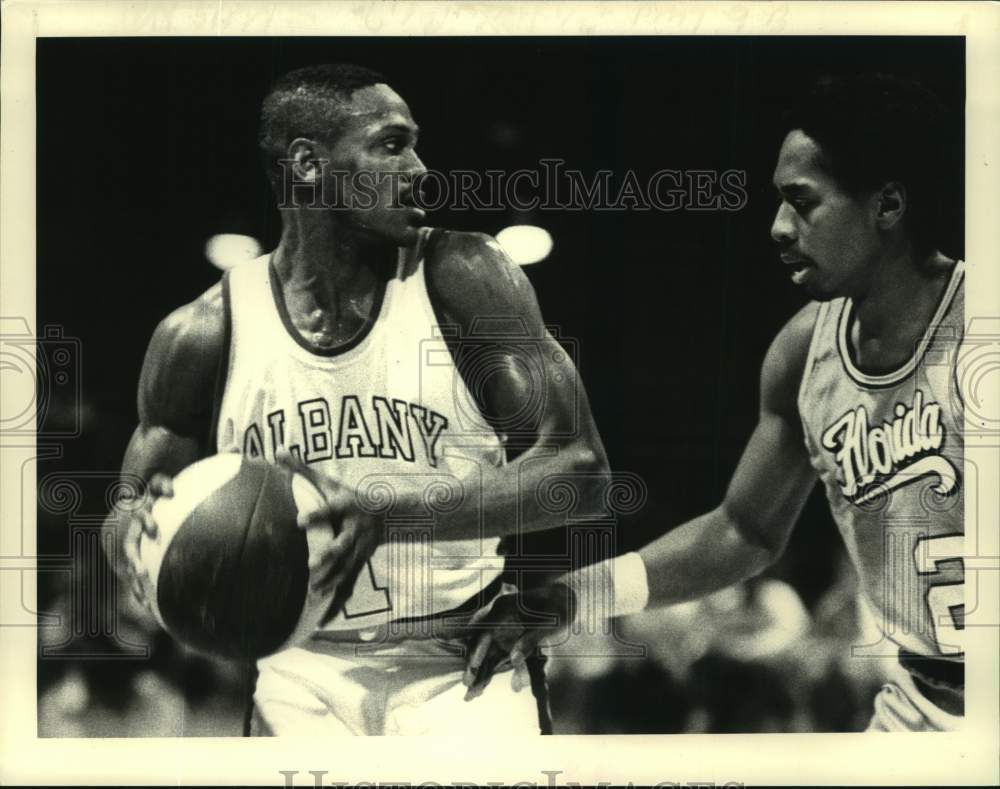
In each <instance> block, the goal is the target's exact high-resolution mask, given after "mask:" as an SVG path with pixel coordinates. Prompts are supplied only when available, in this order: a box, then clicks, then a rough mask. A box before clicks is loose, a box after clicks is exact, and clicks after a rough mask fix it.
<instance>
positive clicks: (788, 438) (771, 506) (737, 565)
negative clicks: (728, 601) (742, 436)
mask: <svg viewBox="0 0 1000 789" xmlns="http://www.w3.org/2000/svg"><path fill="white" fill-rule="evenodd" d="M815 319H816V305H815V304H810V305H808V306H807V307H805V308H804V309H802V310H801V311H800V312H799V313H798V314H797V315H796V316H795V317H794V318H792V320H790V321H789V322H788V323H787V324H786V325H785V326H784V328H783V329H782V330H781V332H779V334H778V336H777V337H776V338H775V340H774V342H773V343H772V344H771V347H770V348H769V349H768V352H767V355H766V357H765V359H764V364H763V367H762V369H761V383H760V401H761V404H760V415H759V418H758V422H757V426H756V427H755V428H754V431H753V434H752V435H751V436H750V440H749V442H748V443H747V445H746V448H745V449H744V450H743V455H742V457H741V458H740V461H739V464H738V465H737V467H736V471H735V472H734V474H733V477H732V479H731V480H730V482H729V487H728V489H727V490H726V495H725V498H724V499H723V501H722V503H721V504H720V505H719V506H718V507H716V508H715V509H714V510H712V511H711V512H708V513H706V514H704V515H702V516H700V517H697V518H695V519H693V520H691V521H688V522H687V523H685V524H682V525H681V526H679V527H677V528H676V529H674V530H673V531H670V532H668V533H667V534H665V535H664V536H662V537H660V538H659V539H657V540H654V541H653V542H651V543H649V544H648V545H646V546H645V547H643V548H640V549H639V552H638V553H639V556H640V557H641V558H642V563H643V565H644V566H645V568H646V575H647V578H648V583H649V604H650V605H667V604H670V603H678V602H681V601H684V600H690V599H693V598H696V597H701V596H702V595H705V594H709V593H711V592H714V591H717V590H719V589H722V588H724V587H726V586H729V585H731V584H734V583H737V582H739V581H743V580H745V579H747V578H750V577H751V576H754V575H756V574H757V573H759V572H761V571H762V570H764V569H765V568H766V567H768V566H769V565H770V564H771V563H773V562H774V561H775V560H777V558H778V557H779V556H781V554H782V552H783V551H784V549H785V545H786V544H787V542H788V537H789V535H790V534H791V532H792V528H793V527H794V525H795V521H796V520H797V519H798V516H799V513H800V512H801V511H802V507H803V505H804V504H805V501H806V498H807V497H808V496H809V493H810V491H811V490H812V488H813V485H814V484H815V482H816V475H815V471H814V470H813V468H812V466H811V465H810V463H809V455H808V452H807V450H806V445H805V440H804V437H803V434H802V421H801V419H800V417H799V409H798V403H797V399H798V391H799V385H800V383H801V381H802V374H803V371H804V368H805V364H806V358H807V356H808V351H809V342H810V338H811V336H812V328H813V325H814V323H815Z"/></svg>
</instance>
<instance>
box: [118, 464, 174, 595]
mask: <svg viewBox="0 0 1000 789" xmlns="http://www.w3.org/2000/svg"><path fill="white" fill-rule="evenodd" d="M173 495H174V489H173V481H172V479H171V478H170V477H169V476H167V475H166V474H154V475H153V476H152V477H151V478H150V480H149V484H147V485H146V491H145V493H144V494H143V497H142V501H141V502H140V504H139V506H138V507H135V508H133V509H131V510H130V511H129V512H128V513H127V514H126V527H125V538H124V542H123V547H124V552H125V567H126V570H127V577H128V580H129V583H130V588H131V591H132V596H133V597H134V598H135V600H136V602H138V603H139V605H141V606H142V607H143V608H145V609H146V610H147V611H151V605H150V602H149V599H148V596H147V594H146V590H147V589H150V588H151V580H150V578H149V572H148V570H147V569H146V568H145V567H144V565H143V563H142V560H141V555H140V543H141V541H142V537H143V534H145V535H146V536H147V538H149V539H156V537H157V534H158V531H157V528H156V521H155V520H154V519H153V505H154V504H155V503H156V500H157V499H159V498H163V497H170V496H173Z"/></svg>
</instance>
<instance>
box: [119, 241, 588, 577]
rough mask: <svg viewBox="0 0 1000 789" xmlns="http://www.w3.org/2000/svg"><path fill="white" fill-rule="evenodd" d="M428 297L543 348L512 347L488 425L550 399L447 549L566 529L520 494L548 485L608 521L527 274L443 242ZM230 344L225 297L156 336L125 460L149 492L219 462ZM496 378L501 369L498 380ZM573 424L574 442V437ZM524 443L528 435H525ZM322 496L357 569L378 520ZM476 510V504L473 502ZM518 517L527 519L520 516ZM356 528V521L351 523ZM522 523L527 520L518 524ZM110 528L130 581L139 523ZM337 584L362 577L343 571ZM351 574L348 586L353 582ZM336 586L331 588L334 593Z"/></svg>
mask: <svg viewBox="0 0 1000 789" xmlns="http://www.w3.org/2000/svg"><path fill="white" fill-rule="evenodd" d="M426 266H427V275H428V285H429V288H430V291H431V295H432V297H433V298H434V299H435V301H436V303H437V304H438V305H439V307H440V310H441V312H442V313H443V316H442V318H443V320H445V321H447V322H453V323H455V324H457V325H459V326H460V327H461V329H462V331H463V332H464V333H466V334H469V333H472V332H473V331H474V330H475V327H474V325H473V324H474V322H475V321H476V319H477V318H478V317H480V316H484V315H485V316H509V321H510V322H511V324H512V325H514V326H517V327H524V329H526V330H527V331H528V333H529V336H530V337H531V338H534V339H535V340H536V341H537V343H538V344H539V345H540V347H541V350H542V353H540V354H538V355H537V356H533V357H532V358H533V359H537V358H541V359H544V364H545V366H544V368H542V369H539V368H538V366H537V365H525V364H519V363H518V361H517V350H516V346H515V345H513V344H505V345H504V346H503V347H504V349H505V350H504V353H505V354H506V355H505V357H504V359H505V361H506V363H498V364H497V365H496V371H495V374H493V375H491V376H489V378H488V379H487V380H486V382H485V389H484V391H483V399H482V402H481V407H482V409H483V411H484V412H485V413H486V415H487V417H488V418H489V417H490V416H493V417H502V416H503V415H504V414H505V413H506V414H509V413H511V412H514V413H516V412H517V410H518V409H519V406H518V404H519V403H521V402H524V398H527V397H532V396H534V393H537V392H538V391H539V387H542V388H543V391H544V398H545V399H544V402H545V404H546V407H545V409H544V412H543V413H542V414H541V415H540V417H539V418H538V419H537V420H536V421H535V423H534V424H533V425H530V426H528V425H524V426H522V427H523V428H528V427H530V428H531V429H530V430H529V431H528V432H529V433H530V439H529V440H527V441H525V443H524V445H523V446H521V447H519V448H518V450H517V451H519V452H520V454H519V455H518V456H517V457H516V459H514V460H513V461H512V462H510V463H508V464H507V465H506V466H503V467H499V468H490V469H485V470H484V472H483V473H484V475H485V477H486V478H485V479H484V480H483V491H484V494H483V498H482V499H481V500H476V501H473V500H470V501H463V503H462V504H461V505H460V506H459V507H457V508H456V509H455V510H453V511H450V512H447V513H442V514H441V515H440V516H439V517H438V521H437V525H436V527H435V530H436V537H437V538H438V539H463V538H467V537H476V536H503V535H507V534H514V533H517V532H519V531H534V530H539V529H546V528H552V527H557V526H562V525H563V522H562V519H561V518H560V516H557V515H553V514H552V513H550V512H548V511H546V510H544V509H542V508H541V507H540V506H539V504H538V502H537V501H536V498H535V496H533V495H531V494H530V493H529V494H528V495H523V494H522V495H521V496H520V499H519V494H518V491H519V490H520V491H532V490H533V488H532V487H531V486H532V485H534V484H537V483H538V482H539V481H540V480H542V479H543V478H544V477H546V476H547V475H550V474H565V473H575V472H582V473H583V476H581V477H580V479H582V480H585V482H584V483H581V501H580V506H581V507H589V508H592V509H593V512H594V513H595V515H596V514H598V513H600V512H602V507H603V504H602V493H603V490H604V487H605V486H604V484H602V480H603V478H604V477H603V475H606V474H607V473H608V466H607V458H606V455H605V453H604V448H603V446H602V444H601V441H600V437H599V436H598V433H597V430H596V427H595V425H594V421H593V417H592V416H591V414H590V409H589V406H588V404H587V400H586V396H585V394H584V393H583V389H582V385H581V383H580V381H579V378H578V375H577V372H576V369H575V367H574V366H573V364H572V361H571V360H570V359H569V356H568V355H567V354H565V353H562V352H560V351H561V349H560V346H559V345H558V343H557V342H556V341H555V339H553V338H552V337H551V335H550V334H549V333H548V332H547V331H546V329H545V327H544V324H543V322H542V317H541V313H540V311H539V308H538V304H537V301H536V298H535V295H534V291H533V289H532V287H531V285H530V283H529V282H528V281H527V278H526V277H525V276H524V274H523V272H522V271H521V270H520V268H519V267H517V266H516V265H514V264H513V263H511V262H510V260H509V259H508V258H507V257H506V255H505V254H504V253H503V251H502V250H501V249H500V247H499V246H498V245H497V244H496V242H495V241H493V240H492V239H491V238H489V237H488V236H484V235H481V234H473V233H452V232H445V233H443V234H442V237H441V238H440V240H439V241H438V243H436V244H435V245H434V246H433V249H432V252H431V254H430V256H429V258H428V260H427V261H426ZM225 338H226V333H225V326H224V313H223V305H222V298H221V287H220V286H219V285H216V286H213V287H212V288H211V289H209V290H208V291H207V292H206V293H204V294H203V295H202V296H200V297H199V298H198V299H196V300H195V301H194V302H191V303H190V304H187V305H185V306H183V307H181V308H179V309H178V310H175V311H174V312H173V313H171V314H170V315H169V316H168V317H167V318H165V319H164V320H163V321H162V322H161V323H160V325H159V326H158V327H157V329H156V331H155V332H154V335H153V338H152V341H151V342H150V346H149V350H148V351H147V354H146V359H145V362H144V365H143V370H142V374H141V377H140V383H139V416H140V423H139V425H138V427H137V428H136V430H135V432H134V433H133V436H132V439H131V441H130V442H129V445H128V449H127V450H126V453H125V459H124V462H123V464H122V471H123V473H126V474H136V475H139V476H140V477H142V478H143V479H145V480H150V479H151V478H152V477H153V476H154V475H155V474H164V475H167V476H173V475H176V474H177V473H178V472H179V471H180V470H181V469H183V468H184V467H186V466H187V465H190V464H191V463H193V462H195V461H196V460H198V459H200V458H202V457H205V456H207V455H210V454H212V453H213V452H214V447H211V446H209V445H208V436H209V434H210V431H211V424H210V422H211V418H212V413H211V408H212V403H213V396H214V388H215V385H216V378H217V375H218V372H219V367H220V363H221V361H222V358H223V355H224V350H225V349H224V342H225ZM491 369H492V368H491ZM574 420H576V428H577V429H576V430H575V431H571V430H570V429H569V428H570V427H572V426H573V424H574ZM520 432H522V433H523V430H522V431H520ZM324 492H325V493H326V494H327V496H328V499H331V500H332V506H331V507H330V508H328V509H327V510H326V511H320V512H319V513H318V514H317V515H315V516H314V518H313V519H312V520H311V521H310V524H313V523H315V522H320V521H323V520H331V519H333V518H337V519H339V521H341V522H342V521H344V520H347V521H349V522H350V523H351V524H353V527H352V528H347V529H343V530H342V531H341V533H340V536H339V537H338V540H340V541H341V543H344V542H346V541H353V544H352V545H350V546H345V545H343V544H341V545H340V546H339V547H338V548H337V556H338V558H340V560H341V561H344V559H343V557H344V556H345V555H346V556H350V557H352V560H353V561H354V562H356V563H357V567H358V569H359V568H360V566H361V565H363V563H364V561H365V560H367V558H368V557H369V556H370V554H371V552H372V551H374V549H375V547H377V544H378V537H379V536H381V535H383V534H384V529H382V528H380V526H381V524H379V523H375V522H371V521H373V520H374V516H371V515H367V514H364V513H359V512H357V511H356V507H355V505H354V499H353V495H352V492H350V491H338V490H337V486H336V484H335V482H332V483H331V484H328V487H327V489H326V490H324ZM470 499H471V497H470ZM407 506H409V507H412V508H413V512H414V513H417V514H422V512H423V504H422V502H421V501H413V502H405V501H403V502H399V504H398V507H399V509H397V512H405V510H403V509H401V508H403V507H407ZM519 513H521V514H519ZM348 516H350V517H348ZM522 517H523V520H519V519H521V518H522ZM118 520H119V516H118V514H117V513H112V514H111V516H109V520H108V525H109V527H113V528H116V534H117V537H118V547H119V550H118V552H117V557H118V559H119V562H118V566H117V569H118V571H119V572H120V573H121V574H122V575H124V576H126V577H128V576H129V575H130V572H131V570H130V563H129V562H127V561H125V562H124V563H123V562H122V561H121V560H122V559H123V558H124V557H125V555H126V552H127V550H128V544H129V543H130V541H134V540H137V539H138V536H139V529H140V528H141V523H139V522H138V519H126V520H132V521H133V522H131V523H123V524H119V523H118ZM335 570H339V571H340V572H338V574H337V579H339V580H340V581H341V583H344V584H346V581H345V580H344V579H345V578H350V577H353V575H351V573H350V572H347V571H344V570H343V568H331V571H335ZM345 573H346V574H345ZM332 580H334V578H333V576H331V582H332Z"/></svg>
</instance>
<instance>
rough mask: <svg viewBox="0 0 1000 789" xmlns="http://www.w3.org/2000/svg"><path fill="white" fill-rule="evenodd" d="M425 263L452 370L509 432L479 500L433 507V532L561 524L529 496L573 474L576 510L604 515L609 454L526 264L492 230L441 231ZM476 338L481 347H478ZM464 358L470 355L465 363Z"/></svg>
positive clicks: (489, 532)
mask: <svg viewBox="0 0 1000 789" xmlns="http://www.w3.org/2000/svg"><path fill="white" fill-rule="evenodd" d="M426 265H427V279H428V287H429V289H430V292H431V298H432V299H433V300H434V302H435V304H436V306H437V309H438V312H439V314H440V318H441V319H442V320H443V321H444V322H447V323H450V324H452V325H456V326H457V327H458V328H459V329H460V332H461V338H460V339H459V340H458V342H457V344H456V348H455V353H454V356H455V359H456V364H457V366H458V369H459V371H460V372H461V373H462V374H463V377H464V378H465V380H466V382H467V383H469V384H470V389H471V390H472V393H473V396H474V397H476V398H477V400H478V405H479V407H480V409H481V410H482V411H483V413H484V414H485V416H486V418H487V420H488V421H490V422H491V424H493V425H494V426H495V429H497V431H498V432H502V433H504V434H505V435H507V436H509V437H510V441H509V443H508V446H507V457H508V461H509V462H508V464H507V465H506V466H503V467H498V468H493V467H490V468H484V469H483V470H482V473H483V479H482V487H481V500H480V499H479V498H478V497H470V500H469V501H467V502H463V505H461V506H459V507H458V508H457V509H455V510H453V511H451V512H447V513H441V514H440V515H439V516H438V517H437V526H436V537H437V538H438V539H449V538H458V537H473V536H486V537H492V536H503V535H506V534H512V533H515V532H518V531H536V530H540V529H547V528H552V527H557V526H562V525H564V522H563V518H562V517H561V516H559V515H554V514H553V513H551V512H550V511H548V510H545V509H544V508H543V507H542V506H541V505H540V502H539V499H540V497H539V496H538V495H537V494H538V492H539V488H540V486H541V485H542V483H543V482H544V481H545V480H546V479H548V478H550V477H552V476H553V475H565V474H571V475H573V476H572V479H571V484H572V485H573V487H574V489H575V491H576V493H577V495H578V497H579V500H578V501H577V503H576V513H577V514H578V515H579V516H581V517H582V516H583V515H584V514H585V513H588V512H589V513H593V514H594V515H595V516H600V515H603V514H604V509H603V508H604V494H605V492H606V489H607V484H608V481H609V469H608V460H607V455H606V454H605V451H604V446H603V444H602V443H601V438H600V436H599V434H598V432H597V427H596V425H595V424H594V418H593V416H592V414H591V412H590V404H589V401H588V399H587V394H586V392H585V391H584V387H583V384H582V383H581V381H580V377H579V375H578V373H577V370H576V366H575V364H574V362H573V359H572V358H571V356H570V354H568V353H566V351H565V350H564V349H563V348H562V347H561V346H560V345H559V343H558V342H557V341H556V339H555V338H554V337H553V336H552V335H551V333H550V332H549V331H548V330H547V329H546V326H545V323H544V321H543V318H542V313H541V310H540V309H539V306H538V300H537V298H536V296H535V291H534V288H532V286H531V283H530V282H529V281H528V278H527V277H526V276H525V275H524V272H523V271H522V270H521V268H520V267H519V266H517V265H516V264H514V263H513V262H511V260H510V259H509V258H508V257H507V255H506V253H504V251H503V249H502V248H501V247H500V245H499V244H498V243H497V242H496V241H495V240H494V239H493V238H491V237H490V236H486V235H483V234H479V233H452V232H446V233H443V234H442V237H441V238H440V240H439V241H438V243H436V244H435V245H434V247H433V250H432V252H431V253H430V255H429V259H428V260H427V262H426ZM508 338H509V339H508ZM466 343H467V344H469V345H471V346H472V347H471V353H467V351H469V350H470V349H469V348H468V347H464V346H463V344H466ZM484 345H488V346H489V349H490V352H489V353H488V354H485V353H483V352H481V348H482V346H484ZM466 358H471V359H472V360H473V361H472V363H471V364H472V365H473V366H472V367H471V369H470V367H469V366H467V365H466V362H465V359H466ZM485 358H488V359H489V362H488V363H487V364H488V366H487V367H486V368H485V369H484V366H483V363H482V360H483V359H485ZM480 514H481V516H482V520H481V521H480Z"/></svg>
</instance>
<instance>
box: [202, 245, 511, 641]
mask: <svg viewBox="0 0 1000 789" xmlns="http://www.w3.org/2000/svg"><path fill="white" fill-rule="evenodd" d="M428 237H429V231H426V230H425V231H422V233H421V238H420V243H419V244H418V245H417V246H416V247H414V248H412V249H409V250H400V255H399V261H398V265H397V270H396V274H395V276H394V277H393V278H392V279H391V280H390V281H389V282H388V284H387V286H386V288H385V294H384V296H383V298H382V302H381V305H376V307H375V310H376V312H377V316H378V318H377V320H376V321H374V322H373V323H372V324H371V326H370V329H369V330H368V332H367V333H366V334H363V336H359V337H358V338H356V339H355V340H354V341H353V342H352V343H350V344H349V345H347V346H341V347H340V348H337V349H335V351H334V352H333V353H328V354H321V353H318V352H317V351H316V349H310V348H309V347H308V345H306V344H305V343H304V341H303V340H302V339H301V337H300V335H299V334H298V333H297V332H296V331H295V329H294V328H293V327H292V324H291V321H290V320H289V318H288V315H287V312H286V311H285V308H284V301H283V299H282V297H281V290H280V285H279V283H278V280H277V277H276V274H275V272H274V270H273V268H272V266H271V262H270V258H271V256H270V255H265V256H262V257H260V258H257V259H256V260H253V261H251V262H248V263H246V264H243V265H240V266H238V267H236V268H235V269H232V270H231V271H229V272H228V273H227V275H226V280H225V283H224V291H225V292H226V295H227V298H228V302H229V305H230V310H231V340H230V345H229V348H230V358H229V364H228V374H227V377H226V379H225V389H224V393H223V395H222V400H221V406H220V411H219V418H218V422H217V426H216V429H217V436H218V439H217V449H218V451H219V452H228V451H235V452H242V453H244V454H246V455H250V456H263V457H265V458H266V459H269V460H272V459H273V458H274V453H275V450H276V448H277V447H279V446H285V447H287V448H288V449H289V451H291V452H292V454H294V455H296V456H297V457H298V458H300V459H301V460H303V461H304V462H305V463H307V464H308V465H309V466H311V467H312V468H315V469H317V470H319V471H321V472H322V473H323V474H326V475H328V476H329V477H330V478H332V479H334V480H336V481H337V482H340V483H343V484H344V485H347V486H349V487H350V488H352V489H356V490H357V491H358V494H359V496H360V500H361V501H362V502H363V506H365V507H366V508H367V507H370V508H371V509H372V510H374V511H382V512H385V513H386V515H387V519H388V524H389V527H390V540H389V541H388V542H387V543H385V544H383V545H381V546H380V547H379V548H378V549H377V550H376V552H375V554H374V555H373V556H372V559H371V561H370V562H369V563H368V567H367V568H366V569H363V570H362V572H361V576H360V577H359V579H358V581H357V583H356V585H355V588H354V593H353V595H352V597H351V599H350V600H349V601H348V603H347V605H346V608H345V610H344V611H342V612H341V613H340V614H339V615H338V616H337V617H336V619H335V620H334V621H332V622H331V623H330V624H329V625H328V626H327V629H334V630H341V629H355V628H369V627H372V626H375V625H379V624H385V623H386V622H387V621H390V620H393V619H398V618H402V617H419V616H427V615H429V614H433V613H437V612H441V611H446V610H448V609H451V608H454V607H456V606H459V605H461V604H462V603H464V602H466V601H467V600H468V599H469V598H471V597H472V596H473V595H475V594H477V593H478V592H479V591H480V589H481V588H483V587H485V586H487V585H488V584H489V583H490V582H491V581H493V580H494V579H495V578H497V577H498V576H499V575H500V573H501V571H502V568H503V560H502V559H500V558H498V555H497V546H498V545H499V539H497V538H488V539H476V538H473V539H465V540H453V541H435V540H433V539H432V533H433V523H434V513H435V511H440V510H441V509H445V508H449V507H453V506H456V505H457V504H458V500H459V499H458V497H464V498H465V499H466V500H468V499H470V498H471V499H472V500H473V501H475V500H478V499H479V497H480V487H479V485H480V483H479V479H480V475H479V469H481V468H482V467H484V466H486V465H490V466H496V465H499V464H500V463H502V462H503V450H502V446H501V443H500V441H499V439H498V437H497V435H496V434H495V433H494V432H493V430H492V429H491V428H490V427H489V426H488V425H487V424H486V422H485V421H484V420H483V418H482V415H481V414H480V412H479V410H478V408H477V407H476V405H475V404H474V400H473V398H472V397H471V395H470V393H469V391H468V389H467V388H466V386H465V383H464V382H463V380H462V378H461V376H460V375H459V373H458V370H457V369H456V368H455V365H454V362H453V359H452V355H451V352H450V351H449V349H448V347H447V345H446V344H445V342H444V339H443V338H442V335H441V331H440V330H439V328H438V320H437V318H436V317H435V313H434V310H433V308H432V306H431V302H430V298H429V296H428V292H427V287H426V283H425V275H424V261H423V250H424V248H425V246H426V242H427V239H428ZM403 494H407V495H410V494H417V495H419V496H421V497H422V500H423V501H424V502H425V503H426V504H427V506H426V509H425V511H424V512H423V513H422V514H418V515H417V516H416V517H414V516H413V513H412V512H410V513H407V516H408V519H407V520H400V519H399V518H398V517H394V513H393V508H392V507H393V501H394V500H395V497H396V496H398V495H403ZM473 526H474V522H473Z"/></svg>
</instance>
